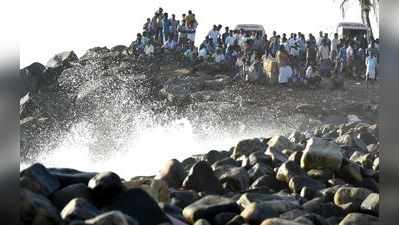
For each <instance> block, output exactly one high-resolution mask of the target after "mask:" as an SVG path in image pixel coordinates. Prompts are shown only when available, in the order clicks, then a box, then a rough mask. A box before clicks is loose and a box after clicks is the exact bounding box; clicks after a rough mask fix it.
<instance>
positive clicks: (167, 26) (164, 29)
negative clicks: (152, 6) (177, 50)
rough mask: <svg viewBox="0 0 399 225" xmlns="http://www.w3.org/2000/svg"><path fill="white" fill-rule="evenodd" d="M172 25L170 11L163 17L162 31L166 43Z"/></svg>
mask: <svg viewBox="0 0 399 225" xmlns="http://www.w3.org/2000/svg"><path fill="white" fill-rule="evenodd" d="M170 25H171V23H170V20H169V18H168V13H164V14H163V18H162V32H163V42H164V43H165V42H166V41H167V40H168V39H169V35H170Z"/></svg>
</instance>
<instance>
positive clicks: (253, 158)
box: [248, 152, 272, 167]
mask: <svg viewBox="0 0 399 225" xmlns="http://www.w3.org/2000/svg"><path fill="white" fill-rule="evenodd" d="M271 163H272V158H271V157H270V156H268V155H265V153H264V152H254V153H252V154H250V155H249V156H248V167H253V166H255V165H256V164H264V165H271Z"/></svg>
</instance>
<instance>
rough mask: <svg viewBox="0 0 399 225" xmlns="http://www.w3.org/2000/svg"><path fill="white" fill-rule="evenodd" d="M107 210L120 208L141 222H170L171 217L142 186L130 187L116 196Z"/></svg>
mask: <svg viewBox="0 0 399 225" xmlns="http://www.w3.org/2000/svg"><path fill="white" fill-rule="evenodd" d="M105 208H106V209H107V210H118V211H121V212H122V213H124V214H126V215H128V216H130V217H132V218H134V219H136V220H137V221H138V223H139V224H147V225H158V224H161V223H170V221H169V218H168V217H167V216H166V214H165V213H164V212H163V211H162V210H161V208H160V207H159V206H158V204H157V202H155V201H154V200H153V198H152V197H151V196H150V195H148V194H147V192H145V191H144V190H142V189H140V188H136V189H129V190H128V191H126V192H123V193H121V194H119V195H118V196H116V197H115V198H114V199H113V200H112V202H111V203H110V204H107V205H106V206H105Z"/></svg>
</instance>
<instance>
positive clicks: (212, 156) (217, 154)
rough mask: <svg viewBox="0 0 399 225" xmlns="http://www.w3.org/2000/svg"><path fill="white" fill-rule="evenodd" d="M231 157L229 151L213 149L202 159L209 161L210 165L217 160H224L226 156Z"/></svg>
mask: <svg viewBox="0 0 399 225" xmlns="http://www.w3.org/2000/svg"><path fill="white" fill-rule="evenodd" d="M228 157H229V152H227V151H216V150H211V151H209V152H208V153H206V154H205V155H204V156H203V157H202V159H201V160H204V161H206V162H208V163H209V165H212V164H213V163H215V162H216V161H219V160H222V159H224V158H228Z"/></svg>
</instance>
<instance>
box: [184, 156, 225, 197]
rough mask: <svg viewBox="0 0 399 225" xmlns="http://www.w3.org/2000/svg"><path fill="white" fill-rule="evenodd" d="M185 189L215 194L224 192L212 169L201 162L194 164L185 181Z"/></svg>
mask: <svg viewBox="0 0 399 225" xmlns="http://www.w3.org/2000/svg"><path fill="white" fill-rule="evenodd" d="M183 188H184V189H191V190H195V191H197V192H201V191H204V192H208V193H215V194H220V193H222V192H223V188H222V185H221V183H220V181H219V180H218V178H217V177H216V176H215V173H214V172H213V170H212V168H211V167H210V166H209V164H208V163H207V162H205V161H199V162H197V163H196V164H194V166H193V167H192V168H191V170H190V172H189V174H188V175H187V177H186V178H185V179H184V181H183Z"/></svg>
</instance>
